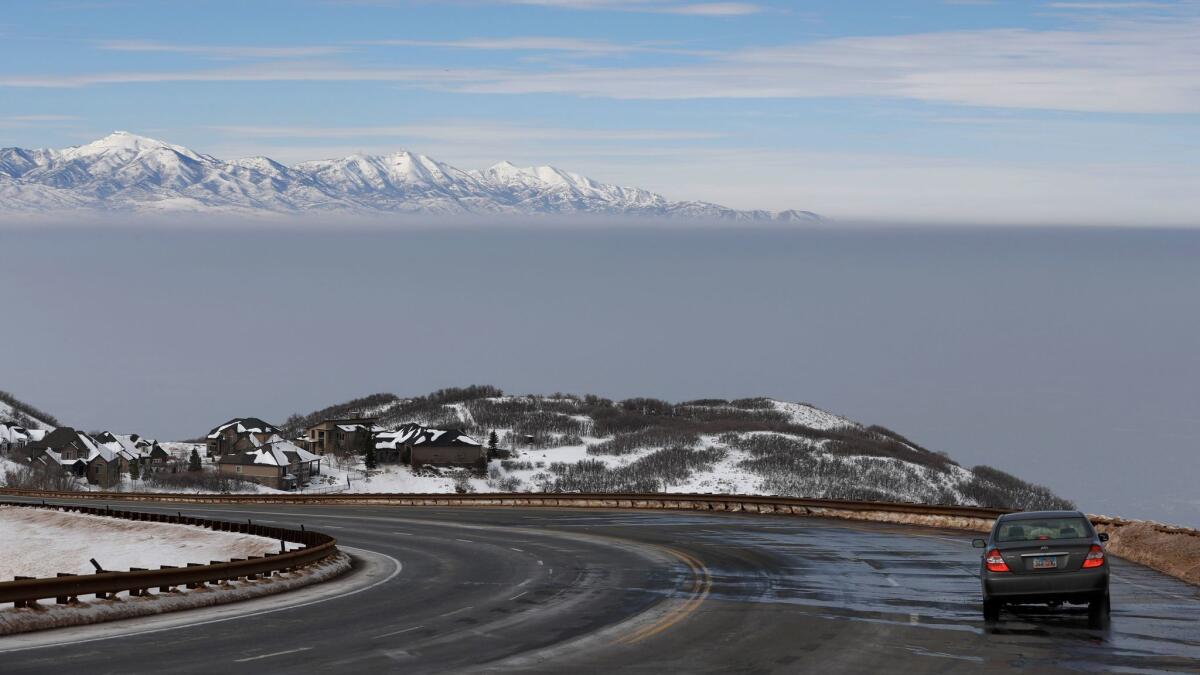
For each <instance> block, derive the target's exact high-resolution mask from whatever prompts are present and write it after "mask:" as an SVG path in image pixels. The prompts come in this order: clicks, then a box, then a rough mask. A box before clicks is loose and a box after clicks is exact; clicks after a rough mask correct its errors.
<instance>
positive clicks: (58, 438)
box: [22, 427, 97, 463]
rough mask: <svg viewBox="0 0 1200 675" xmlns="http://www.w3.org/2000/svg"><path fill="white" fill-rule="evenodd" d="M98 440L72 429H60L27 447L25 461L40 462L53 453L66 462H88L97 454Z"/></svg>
mask: <svg viewBox="0 0 1200 675" xmlns="http://www.w3.org/2000/svg"><path fill="white" fill-rule="evenodd" d="M96 447H97V444H96V440H95V439H94V438H92V437H91V436H89V435H87V434H86V433H84V432H82V431H79V430H76V429H73V428H71V427H59V428H57V429H55V430H54V431H51V432H50V433H48V434H46V435H45V436H43V437H42V439H41V440H39V441H33V442H32V443H28V444H27V445H26V446H25V452H24V453H22V454H23V455H24V459H25V460H26V461H28V462H30V463H32V462H34V461H36V460H38V459H39V458H40V457H41V456H42V455H43V454H45V453H46V452H47V451H49V452H53V453H54V454H55V455H56V456H57V457H58V458H60V459H61V460H64V461H69V462H74V461H75V460H80V459H81V460H83V461H85V462H86V461H87V460H88V459H89V458H90V457H91V456H92V454H93V453H95V452H96Z"/></svg>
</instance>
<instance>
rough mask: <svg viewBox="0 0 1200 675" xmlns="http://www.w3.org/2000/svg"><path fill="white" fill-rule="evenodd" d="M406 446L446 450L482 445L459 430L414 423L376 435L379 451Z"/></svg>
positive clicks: (376, 445)
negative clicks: (432, 427)
mask: <svg viewBox="0 0 1200 675" xmlns="http://www.w3.org/2000/svg"><path fill="white" fill-rule="evenodd" d="M406 445H411V446H413V447H417V446H420V447H434V448H446V447H463V446H479V445H480V443H479V441H477V440H475V439H474V438H471V437H470V436H468V435H466V434H464V433H463V432H462V431H461V430H459V429H429V428H426V427H423V426H421V425H419V424H416V423H412V422H410V423H408V424H405V425H403V426H401V427H400V428H398V429H396V430H394V431H381V432H379V433H377V434H376V435H375V447H376V449H379V450H397V449H399V448H401V447H403V446H406Z"/></svg>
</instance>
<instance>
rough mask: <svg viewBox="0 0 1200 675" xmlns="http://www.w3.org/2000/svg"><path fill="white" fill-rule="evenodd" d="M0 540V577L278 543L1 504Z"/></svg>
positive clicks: (173, 561) (215, 554)
mask: <svg viewBox="0 0 1200 675" xmlns="http://www.w3.org/2000/svg"><path fill="white" fill-rule="evenodd" d="M0 543H3V546H2V547H0V579H6V580H7V579H11V578H13V577H14V576H29V577H52V576H54V575H55V573H57V572H67V573H71V574H91V573H93V572H94V571H95V569H94V568H93V567H92V564H91V563H90V562H88V559H89V558H95V559H96V561H97V562H99V563H100V564H101V566H103V567H104V569H105V570H109V571H125V570H128V569H129V568H130V567H145V568H150V569H153V568H156V567H158V566H159V565H180V566H181V565H186V564H187V563H208V562H209V561H212V560H222V561H225V560H229V559H230V558H235V557H236V558H244V557H246V556H251V555H264V554H266V553H272V552H276V551H278V550H279V542H278V541H276V540H274V539H268V538H266V537H258V536H254V535H247V534H237V533H232V532H214V531H212V530H206V529H202V528H199V527H195V526H189V525H172V524H169V523H148V522H142V521H133V520H124V519H121V518H106V517H104V516H93V515H89V514H82V513H71V512H64V511H51V510H47V509H41V508H28V507H20V506H0ZM299 546H300V545H299V544H290V545H289V548H299Z"/></svg>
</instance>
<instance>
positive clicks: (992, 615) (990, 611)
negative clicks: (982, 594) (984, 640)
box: [983, 598, 1002, 623]
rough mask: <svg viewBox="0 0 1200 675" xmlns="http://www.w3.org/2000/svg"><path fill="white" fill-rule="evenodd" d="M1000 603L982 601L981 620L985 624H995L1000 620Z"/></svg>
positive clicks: (996, 601) (997, 601)
mask: <svg viewBox="0 0 1200 675" xmlns="http://www.w3.org/2000/svg"><path fill="white" fill-rule="evenodd" d="M1001 605H1002V603H1001V602H1000V601H999V600H988V599H986V598H985V599H984V601H983V620H984V621H986V622H987V623H996V622H997V621H999V620H1000V606H1001Z"/></svg>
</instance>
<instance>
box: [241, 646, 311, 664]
mask: <svg viewBox="0 0 1200 675" xmlns="http://www.w3.org/2000/svg"><path fill="white" fill-rule="evenodd" d="M310 649H312V647H300V648H299V649H289V650H287V651H283V652H272V653H270V654H259V655H258V656H248V657H246V658H244V659H234V660H233V662H234V663H245V662H247V661H257V660H259V659H269V658H271V657H272V656H283V655H284V654H295V653H296V652H306V651H308V650H310Z"/></svg>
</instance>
